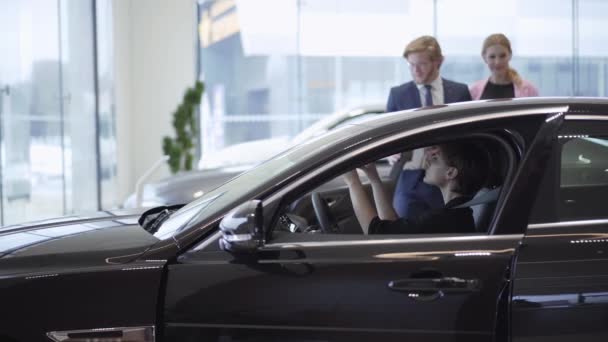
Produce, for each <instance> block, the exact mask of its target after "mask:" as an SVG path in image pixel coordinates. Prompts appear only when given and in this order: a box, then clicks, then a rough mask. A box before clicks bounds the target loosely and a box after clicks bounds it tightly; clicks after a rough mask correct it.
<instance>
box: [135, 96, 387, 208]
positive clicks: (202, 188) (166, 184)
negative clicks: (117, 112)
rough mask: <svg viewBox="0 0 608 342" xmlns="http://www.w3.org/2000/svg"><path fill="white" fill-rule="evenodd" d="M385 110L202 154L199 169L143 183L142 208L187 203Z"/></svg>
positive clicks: (362, 110) (366, 109)
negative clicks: (308, 142)
mask: <svg viewBox="0 0 608 342" xmlns="http://www.w3.org/2000/svg"><path fill="white" fill-rule="evenodd" d="M384 112H385V106H384V105H383V104H382V105H381V104H376V105H366V106H361V107H357V108H354V109H350V110H345V111H340V112H336V113H334V114H331V115H329V116H327V117H325V118H323V119H321V120H319V121H317V122H315V123H314V124H312V125H311V126H310V127H308V128H306V129H305V130H303V131H302V132H300V133H299V134H298V135H296V136H295V137H293V138H292V139H288V138H287V137H279V138H270V139H261V140H254V141H249V142H245V143H240V144H235V145H231V146H229V147H226V148H223V149H221V150H219V151H217V152H213V153H208V154H207V155H203V158H202V159H201V161H200V162H199V169H198V170H195V171H189V172H184V173H180V174H178V175H174V176H171V177H167V178H165V179H162V180H160V181H158V182H155V183H149V184H146V186H145V187H144V189H143V194H142V203H141V204H140V206H142V207H156V206H162V205H174V204H183V203H188V202H190V201H192V200H194V199H195V198H198V197H200V196H202V195H203V194H204V193H205V192H207V191H209V190H211V189H213V188H215V187H217V186H219V185H221V184H223V183H224V182H226V181H227V180H229V179H231V178H233V177H234V176H236V175H238V174H240V173H242V172H243V171H246V170H248V169H250V168H251V167H253V166H254V165H256V164H258V163H260V162H262V161H264V160H266V159H268V158H270V157H272V156H274V155H276V154H277V153H279V152H281V151H283V150H285V149H287V148H289V147H290V146H293V145H296V144H298V143H300V142H303V141H306V140H308V139H310V138H313V137H315V136H317V135H321V134H323V133H325V132H327V131H329V130H331V129H334V128H337V127H340V126H342V125H345V124H352V123H354V122H358V121H360V120H363V119H365V118H368V117H370V116H374V115H377V114H381V113H384ZM136 202H137V201H136V194H131V195H130V196H129V197H128V198H127V200H126V201H125V202H124V203H123V207H125V208H133V207H137V206H138V204H137V203H136Z"/></svg>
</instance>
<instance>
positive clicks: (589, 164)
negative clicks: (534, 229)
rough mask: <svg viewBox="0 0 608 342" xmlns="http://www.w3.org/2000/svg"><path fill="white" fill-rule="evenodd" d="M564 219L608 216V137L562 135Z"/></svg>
mask: <svg viewBox="0 0 608 342" xmlns="http://www.w3.org/2000/svg"><path fill="white" fill-rule="evenodd" d="M561 138H562V140H565V143H563V145H562V151H561V175H560V188H559V202H558V210H557V213H558V217H559V219H560V220H574V219H596V218H606V217H607V216H608V215H607V214H606V204H605V200H604V199H605V198H606V196H608V136H592V135H590V136H586V135H581V136H580V137H573V136H567V135H566V136H561Z"/></svg>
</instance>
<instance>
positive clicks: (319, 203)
mask: <svg viewBox="0 0 608 342" xmlns="http://www.w3.org/2000/svg"><path fill="white" fill-rule="evenodd" d="M311 198H312V206H313V208H314V209H315V215H316V216H317V221H319V225H320V226H321V231H322V232H323V233H325V234H335V233H340V227H339V226H338V222H337V221H336V219H335V217H334V215H333V214H332V213H331V210H329V205H328V204H327V201H326V200H325V199H324V198H323V196H321V194H320V193H318V192H313V193H312V195H311Z"/></svg>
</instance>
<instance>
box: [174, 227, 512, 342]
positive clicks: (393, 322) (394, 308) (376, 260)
mask: <svg viewBox="0 0 608 342" xmlns="http://www.w3.org/2000/svg"><path fill="white" fill-rule="evenodd" d="M518 243H519V236H514V237H502V238H496V239H491V240H488V239H485V238H480V237H471V238H470V239H453V240H451V239H449V238H446V239H443V240H442V239H437V238H431V239H427V240H422V239H421V240H419V241H416V240H415V239H411V240H406V239H404V240H401V241H398V240H380V239H379V240H374V243H369V241H359V243H357V241H353V242H350V243H347V244H343V243H341V242H340V241H335V242H334V243H331V242H324V243H319V244H318V245H317V246H306V245H305V244H304V245H302V246H299V247H297V246H294V245H293V244H288V243H285V244H282V243H279V244H273V245H269V246H267V247H265V248H264V249H263V250H262V251H260V252H259V253H257V254H256V255H255V256H253V257H252V258H239V257H236V258H235V257H232V256H230V255H229V254H227V253H225V252H220V251H208V252H207V251H199V252H192V253H186V254H185V255H183V256H182V257H180V258H179V260H178V264H176V265H172V266H169V279H170V281H169V285H168V288H167V300H166V303H165V305H166V307H167V309H166V313H165V321H166V324H167V330H166V333H167V337H168V338H169V339H170V340H184V341H190V340H192V341H195V340H204V339H205V338H206V339H209V340H210V341H216V340H218V341H219V340H222V338H227V339H230V338H232V339H234V340H237V341H240V340H241V338H242V335H243V334H245V335H247V336H248V337H247V338H246V340H248V341H258V340H259V341H263V340H266V339H267V338H268V336H275V337H276V338H277V339H282V340H284V341H305V340H309V339H313V340H331V341H341V340H348V339H352V338H353V337H355V336H360V335H359V334H361V336H368V337H369V338H370V339H372V338H373V339H379V340H383V341H384V340H403V339H410V338H420V339H422V340H425V341H453V340H460V339H462V340H466V341H487V340H488V339H491V338H492V336H493V335H494V330H495V324H496V322H495V315H494V313H495V312H496V304H497V303H496V298H498V297H499V294H500V292H501V291H503V290H505V289H506V288H507V286H506V285H507V280H506V279H504V275H505V273H504V270H505V269H506V268H507V267H508V265H509V263H510V261H511V256H512V253H513V251H514V248H515V246H516V245H517V244H518ZM472 265H474V267H472ZM451 277H456V278H462V279H463V280H470V281H474V282H475V285H474V286H472V287H471V288H470V289H467V288H462V287H459V286H456V285H454V286H452V285H450V284H447V283H446V284H444V285H442V286H440V288H441V293H439V290H438V289H437V288H434V287H432V286H429V282H428V281H427V282H424V281H423V280H424V279H441V278H444V279H449V278H451ZM416 280H417V281H418V283H417V282H416ZM391 282H393V283H397V282H401V283H402V284H401V285H405V286H404V287H403V288H401V289H399V288H397V287H395V286H394V287H393V288H391V287H390V286H389V284H390V283H391ZM408 282H409V286H408V284H407V283H408ZM407 288H409V289H407ZM425 288H426V289H427V290H426V291H423V290H420V289H425ZM431 288H432V289H431ZM248 289H250V290H253V289H255V295H252V293H251V292H249V291H248ZM416 289H419V290H416ZM437 296H439V297H441V298H439V299H435V298H437Z"/></svg>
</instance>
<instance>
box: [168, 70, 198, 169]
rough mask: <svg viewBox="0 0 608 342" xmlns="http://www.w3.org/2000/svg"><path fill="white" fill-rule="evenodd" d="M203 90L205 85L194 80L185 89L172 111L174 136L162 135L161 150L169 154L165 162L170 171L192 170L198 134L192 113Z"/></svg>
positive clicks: (194, 111)
mask: <svg viewBox="0 0 608 342" xmlns="http://www.w3.org/2000/svg"><path fill="white" fill-rule="evenodd" d="M204 90H205V85H204V84H203V82H200V81H196V83H195V85H194V87H192V88H188V89H186V92H185V94H184V98H183V100H182V102H181V103H180V104H179V106H178V107H177V109H176V110H175V112H173V128H174V129H175V135H176V136H175V138H172V137H168V136H165V137H163V152H164V154H165V155H166V156H169V159H168V161H167V163H168V164H169V169H170V170H171V173H177V172H179V171H188V170H192V164H193V162H194V150H195V146H196V139H197V135H198V127H197V120H196V118H195V115H194V114H195V113H196V108H197V107H198V105H199V104H200V103H201V96H202V95H203V91H204Z"/></svg>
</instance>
